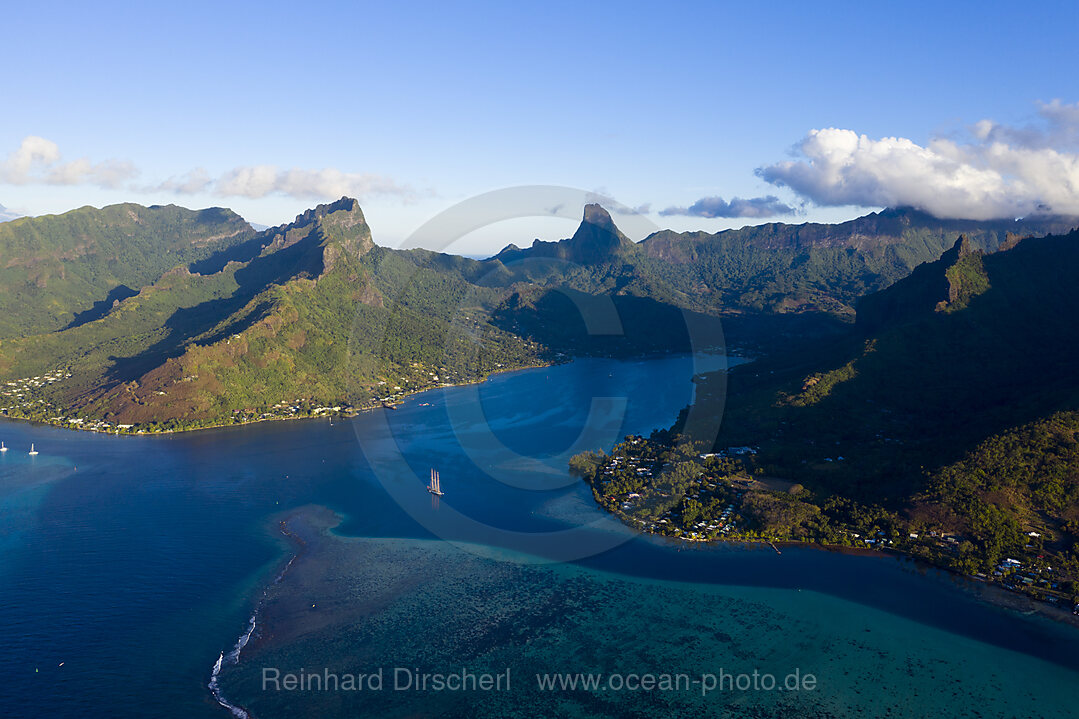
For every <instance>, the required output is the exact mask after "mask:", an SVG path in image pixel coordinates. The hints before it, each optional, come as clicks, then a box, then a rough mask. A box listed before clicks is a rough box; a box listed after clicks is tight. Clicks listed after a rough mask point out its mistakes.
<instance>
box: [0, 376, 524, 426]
mask: <svg viewBox="0 0 1079 719" xmlns="http://www.w3.org/2000/svg"><path fill="white" fill-rule="evenodd" d="M510 369H516V367H515V366H505V365H503V364H502V363H493V364H492V365H491V371H493V372H502V371H506V370H510ZM72 376H73V375H72V370H71V368H68V367H64V368H56V369H52V370H49V371H47V372H44V373H43V374H41V375H35V376H31V377H21V378H17V379H12V380H7V381H5V382H4V383H3V384H2V385H0V416H4V417H7V418H10V419H23V420H29V421H34V422H42V423H44V424H50V425H53V426H56V427H64V428H67V429H81V430H86V431H91V432H104V433H108V434H156V433H160V432H171V431H178V430H183V429H202V428H206V427H214V426H221V425H227V424H248V423H252V422H264V421H275V420H289V419H305V418H317V417H333V416H352V415H355V414H357V413H359V412H364V411H368V410H373V409H379V408H383V409H396V408H397V406H398V405H399V404H400V403H401V402H402V401H403V400H404V399H405V398H407V397H408V396H410V395H413V394H416V393H419V392H424V391H427V390H430V389H436V388H439V387H452V386H455V385H460V384H464V383H466V382H476V381H478V380H476V379H471V378H470V379H466V378H463V377H461V376H460V375H459V373H458V372H455V371H454V370H452V369H450V368H448V367H443V366H438V367H431V366H428V365H425V364H423V363H422V362H413V363H410V364H409V365H407V366H404V367H401V368H399V369H398V373H397V374H395V375H394V376H393V377H386V378H383V379H381V380H378V381H377V382H376V383H374V384H373V385H370V386H367V387H362V388H358V392H357V394H360V393H361V392H366V395H365V396H358V397H355V398H352V399H351V400H344V399H337V400H333V401H328V400H325V399H320V398H316V397H291V398H286V399H281V400H279V401H277V402H275V403H273V404H272V405H269V406H266V407H243V408H237V409H233V410H232V411H231V416H230V419H231V421H228V420H225V421H220V420H218V421H213V422H209V423H205V424H203V423H199V422H198V421H193V422H190V423H184V424H182V425H180V424H175V423H172V424H170V423H167V422H164V423H149V424H146V423H144V424H126V423H120V422H112V421H108V420H105V419H102V418H100V417H92V416H88V415H87V414H80V413H78V412H73V411H70V410H65V409H64V408H62V407H61V406H60V405H59V404H58V403H57V402H56V401H55V399H54V397H55V396H56V392H55V389H58V388H57V387H56V385H57V384H58V383H61V382H64V381H65V380H69V379H71V378H72ZM50 390H54V391H50ZM157 394H159V395H162V396H167V393H165V392H160V391H159V392H158V393H157Z"/></svg>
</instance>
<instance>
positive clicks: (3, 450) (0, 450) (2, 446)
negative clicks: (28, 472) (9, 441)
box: [0, 442, 7, 452]
mask: <svg viewBox="0 0 1079 719" xmlns="http://www.w3.org/2000/svg"><path fill="white" fill-rule="evenodd" d="M6 451H7V447H6V446H4V443H3V442H0V452H6Z"/></svg>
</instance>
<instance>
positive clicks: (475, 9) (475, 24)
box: [0, 2, 1079, 253]
mask: <svg viewBox="0 0 1079 719" xmlns="http://www.w3.org/2000/svg"><path fill="white" fill-rule="evenodd" d="M31 5H33V6H32V7H31ZM391 5H392V6H391ZM3 15H4V25H5V32H4V42H3V44H2V45H0V60H2V62H3V67H4V68H6V69H7V73H6V77H5V80H4V83H3V86H2V89H0V97H2V98H3V104H4V111H3V112H0V163H3V164H0V204H2V205H5V206H7V207H8V208H9V209H12V210H15V211H17V212H21V213H23V214H43V213H48V212H60V211H64V210H67V209H71V208H73V207H77V206H81V205H85V204H92V205H98V206H100V205H104V204H110V203H113V202H120V201H127V200H130V201H136V202H142V203H147V204H150V203H170V202H171V203H176V204H180V205H185V206H189V207H204V206H210V205H223V206H227V207H232V208H233V209H235V210H237V211H238V212H240V213H241V214H242V215H244V216H245V217H247V218H248V219H250V220H252V221H254V222H258V223H262V224H276V223H279V222H284V221H287V220H290V219H291V218H292V217H293V216H294V215H295V214H297V213H298V212H300V211H302V210H303V209H305V208H306V207H309V206H311V205H313V204H315V203H317V202H318V201H320V199H322V200H325V199H333V197H330V196H329V195H331V194H333V195H335V196H336V195H339V194H341V193H340V192H336V190H339V189H341V188H342V187H344V188H347V189H348V190H350V191H351V194H355V195H358V196H359V199H360V201H361V203H362V205H363V207H364V210H365V212H366V214H367V216H368V220H369V222H370V223H371V225H372V227H373V229H374V232H375V238H376V241H378V242H380V243H381V244H388V245H394V244H397V243H399V242H400V241H401V240H402V239H404V238H405V237H407V236H408V235H409V234H410V233H411V232H412V231H413V230H414V229H415V228H417V227H418V226H420V225H421V224H422V223H423V222H425V221H426V220H428V219H429V218H430V217H431V216H433V215H435V214H436V213H438V212H439V211H440V210H442V209H444V208H446V207H449V206H451V205H453V204H454V203H456V202H458V201H460V200H463V199H465V198H467V197H470V196H472V195H475V194H477V193H481V192H486V191H490V190H494V189H498V188H503V187H510V186H515V185H532V184H554V185H566V186H572V187H578V188H582V189H585V190H594V191H598V192H602V193H603V194H605V195H609V196H611V197H613V198H615V199H617V200H618V201H620V202H621V203H624V204H625V205H627V206H630V207H646V208H647V212H648V217H649V218H650V219H651V221H652V222H654V223H655V224H657V225H659V226H661V227H671V228H674V229H678V230H684V229H707V230H717V229H721V228H724V227H731V226H741V225H744V224H755V223H759V222H763V221H768V220H779V221H798V222H800V221H806V220H821V221H833V220H840V219H846V218H849V217H854V216H856V215H858V214H863V213H864V212H865V211H866V208H876V207H879V206H882V205H884V204H893V203H896V202H904V203H908V202H909V203H910V204H921V205H924V206H926V207H927V209H931V210H932V211H935V212H937V213H938V214H949V213H951V214H962V215H978V214H982V215H989V214H1002V213H1003V214H1016V215H1018V214H1025V213H1028V212H1030V211H1031V208H1032V207H1036V206H1039V207H1044V208H1048V209H1051V210H1052V211H1060V212H1064V211H1067V212H1069V213H1070V212H1072V211H1074V212H1075V214H1079V161H1077V160H1076V155H1075V152H1076V151H1077V150H1079V147H1077V146H1076V145H1077V144H1079V131H1077V128H1079V104H1077V103H1079V80H1077V79H1076V78H1075V69H1076V68H1079V44H1077V43H1075V42H1074V33H1075V28H1076V27H1079V3H999V4H994V3H984V2H980V3H950V4H947V6H946V7H939V6H937V5H936V4H929V3H925V4H919V3H905V4H903V5H899V4H880V6H879V7H877V4H867V3H813V4H810V3H770V4H765V3H738V4H726V3H679V2H663V3H624V4H618V5H615V4H610V5H604V4H598V3H596V4H583V3H558V2H543V3H533V4H524V3H490V4H473V3H469V4H464V5H462V6H461V7H455V6H451V5H449V4H442V3H429V4H428V3H419V4H406V3H397V4H391V3H371V4H360V3H322V4H316V3H304V4H303V5H302V6H301V5H300V4H299V3H295V4H293V3H272V2H262V3H257V4H254V3H253V4H247V5H244V4H240V3H205V4H202V3H190V4H185V5H184V6H183V7H180V6H176V7H171V8H158V7H155V6H151V5H148V4H146V5H141V4H116V3H100V4H93V5H90V4H87V5H85V6H84V5H76V4H71V5H67V4H54V3H36V4H31V3H21V4H19V6H14V7H8V8H6V9H5V10H4V11H3ZM986 121H989V122H988V123H987V122H986ZM979 123H981V124H979ZM829 128H833V129H835V130H837V131H843V132H826V133H823V134H816V135H813V134H811V133H812V131H814V130H827V129H829ZM861 136H864V140H862V141H859V139H858V138H859V137H861ZM27 138H36V139H34V140H33V141H32V142H30V143H29V144H27V142H26V140H27ZM38 139H40V140H41V141H42V142H38ZM892 140H894V141H892ZM35 143H36V144H35ZM994 147H995V148H998V149H999V148H1000V147H1003V148H1004V151H1005V152H1004V154H1001V152H998V151H997V150H994V149H992V148H994ZM20 148H22V150H21V154H20ZM837 153H838V154H837ZM1009 153H1010V154H1009ZM5 157H6V158H7V159H6V160H4V159H3V158H5ZM20 163H21V164H20ZM289 171H294V172H291V173H289ZM1073 181H1074V185H1073V184H1070V183H1072V182H1073ZM736 197H737V198H742V200H743V201H745V200H754V199H756V201H757V202H756V204H753V203H752V202H749V203H747V202H742V203H734V202H732V200H733V198H736ZM769 197H774V200H772V201H766V199H765V198H769ZM716 198H721V199H722V203H718V204H717V202H716ZM702 200H704V202H703V203H702V202H700V201H702ZM787 209H794V210H796V214H768V213H771V212H775V211H777V210H778V211H780V212H785V211H786V210H787ZM664 210H666V211H667V212H666V213H664V214H660V212H661V211H664ZM717 213H718V214H721V215H722V214H725V215H735V216H718V217H717V216H709V215H714V214H717ZM747 213H748V214H747ZM570 232H572V224H571V223H568V222H566V221H564V220H559V221H557V222H531V223H524V222H518V223H508V224H506V225H504V226H500V227H497V228H492V229H491V230H489V231H488V232H486V233H477V234H476V235H475V236H474V237H470V238H467V239H466V241H463V242H461V243H458V245H456V246H455V247H454V248H453V249H454V251H460V252H470V253H478V252H483V251H486V250H491V251H493V250H496V249H497V248H498V247H499V246H500V245H502V244H505V243H506V242H509V241H515V242H517V243H518V244H521V243H522V242H527V241H528V240H530V239H531V238H532V237H534V236H544V237H549V236H554V237H557V236H565V235H567V234H569V233H570Z"/></svg>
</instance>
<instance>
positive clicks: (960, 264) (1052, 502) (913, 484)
mask: <svg viewBox="0 0 1079 719" xmlns="http://www.w3.org/2000/svg"><path fill="white" fill-rule="evenodd" d="M1076 267H1079V232H1071V233H1069V234H1067V235H1061V236H1048V237H1041V238H1027V239H1024V240H1022V241H1017V240H1015V239H1012V240H1011V241H1008V242H1006V243H1005V244H1004V245H1003V246H1002V247H1001V248H1000V249H998V251H996V252H993V253H985V252H982V251H981V250H979V249H977V248H975V247H974V246H973V245H972V243H971V242H969V240H967V239H966V238H961V239H959V240H958V241H956V242H955V244H954V245H953V246H952V247H951V248H950V249H949V250H947V251H946V252H944V253H943V254H942V256H941V257H940V259H938V260H936V261H934V262H931V263H926V264H924V265H921V266H920V267H918V268H917V269H915V270H914V272H912V273H911V275H910V276H909V277H907V278H905V279H902V280H900V281H898V282H896V283H895V284H894V285H892V286H891V287H889V288H887V289H885V290H883V291H881V292H878V293H875V294H871V295H869V296H867V297H865V298H864V299H863V300H862V301H861V302H860V303H859V304H858V310H857V321H856V324H855V327H854V328H853V329H852V331H851V332H850V334H849V335H847V336H846V337H845V338H843V339H841V340H836V339H834V338H833V339H832V340H830V341H829V342H828V343H826V344H825V343H822V344H819V345H817V346H816V347H814V348H813V349H812V350H811V351H804V352H801V353H799V354H797V355H790V354H788V355H783V356H779V355H777V356H773V357H769V358H764V359H762V360H761V361H759V362H757V363H754V364H752V365H746V366H743V367H738V368H736V369H735V370H733V371H732V372H731V373H730V374H729V376H721V375H718V374H717V375H711V376H708V377H705V378H702V381H701V384H700V386H699V391H698V399H697V406H696V408H695V410H694V411H696V412H700V413H704V414H705V415H707V414H709V413H710V412H711V413H713V414H714V413H718V412H720V411H722V412H723V422H722V428H721V431H720V433H719V437H718V439H716V441H715V443H714V444H715V447H716V448H717V449H722V448H725V447H732V446H750V447H754V448H755V449H756V450H757V453H756V454H755V455H753V456H752V457H751V458H750V459H748V460H747V463H748V464H749V465H750V466H751V467H752V468H753V471H755V472H759V473H761V474H763V475H765V476H773V477H781V478H784V479H786V480H789V481H794V482H797V483H800V484H801V485H803V486H804V487H805V488H806V490H807V491H808V492H809V493H810V496H811V497H812V502H813V503H814V504H815V505H816V506H817V507H818V508H819V509H820V510H821V513H820V514H819V515H814V516H822V517H827V518H830V519H831V520H833V521H836V522H839V523H841V524H850V523H851V522H853V521H854V520H852V519H851V517H857V518H858V519H857V521H858V522H860V524H858V525H857V526H859V527H860V528H861V529H860V531H861V532H862V533H863V536H873V534H872V533H873V532H876V531H877V530H888V531H899V528H902V531H901V532H900V533H901V534H902V536H904V537H905V536H906V535H905V534H904V533H905V532H906V531H908V530H913V531H914V532H915V534H919V533H920V534H923V535H924V534H925V533H926V532H933V533H936V536H948V535H954V536H953V540H954V541H953V542H952V543H951V544H943V543H942V542H937V543H936V544H932V543H930V544H926V545H925V546H921V545H919V546H918V547H916V548H915V549H917V550H918V551H920V552H924V553H926V554H928V555H929V556H933V557H934V558H935V559H936V560H937V561H939V562H941V563H944V564H946V565H948V566H954V567H956V568H959V569H962V570H963V571H970V572H974V571H982V572H991V571H993V570H994V568H995V567H996V564H997V563H998V562H1000V561H1001V560H1002V559H1003V558H1004V557H1006V556H1011V557H1027V556H1028V555H1031V552H1032V551H1033V552H1034V553H1035V554H1039V553H1041V554H1044V555H1046V556H1051V557H1052V561H1051V564H1052V565H1053V566H1057V567H1058V571H1061V570H1060V569H1059V568H1069V569H1068V570H1067V571H1068V572H1071V574H1070V575H1069V576H1072V575H1074V576H1073V579H1074V580H1076V581H1079V469H1077V467H1079V465H1077V463H1076V459H1077V457H1079V444H1077V442H1079V374H1076V372H1075V369H1074V362H1075V357H1076V356H1077V353H1079V325H1077V324H1076V322H1075V318H1076V317H1077V316H1079V286H1077V285H1076V284H1075V282H1074V280H1073V277H1072V276H1073V274H1074V268H1076ZM720 403H722V404H720ZM721 408H722V409H721ZM690 416H691V415H690ZM691 424H692V423H691ZM688 428H689V426H688V425H687V424H686V423H685V422H683V423H682V425H681V427H680V429H688ZM803 499H805V498H803ZM806 501H809V500H806ZM852 502H853V504H851V503H852ZM852 507H862V508H863V509H860V510H857V511H855V510H852ZM864 508H869V509H864ZM852 512H853V514H852ZM814 521H819V520H814ZM796 524H797V522H796ZM788 530H789V531H793V532H795V533H798V532H802V531H806V530H805V528H802V529H797V528H784V531H788ZM1031 531H1033V532H1035V534H1036V535H1039V537H1040V539H1039V542H1037V543H1036V547H1035V550H1030V549H1029V548H1027V545H1028V544H1031V541H1030V539H1029V537H1028V533H1029V532H1031ZM865 532H870V534H864V533H865ZM955 537H958V538H959V539H955ZM937 545H940V546H937ZM1029 558H1030V559H1031V561H1033V560H1034V559H1035V557H1033V556H1031V557H1029ZM1039 561H1041V560H1039ZM1046 561H1049V560H1046ZM1043 563H1044V562H1043ZM1073 570H1074V571H1073Z"/></svg>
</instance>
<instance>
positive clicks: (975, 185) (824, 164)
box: [757, 101, 1079, 219]
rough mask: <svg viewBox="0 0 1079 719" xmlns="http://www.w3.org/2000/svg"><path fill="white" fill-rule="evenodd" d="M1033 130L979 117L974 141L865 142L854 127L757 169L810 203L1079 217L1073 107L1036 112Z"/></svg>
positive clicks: (811, 139) (1077, 108) (1077, 127)
mask: <svg viewBox="0 0 1079 719" xmlns="http://www.w3.org/2000/svg"><path fill="white" fill-rule="evenodd" d="M1039 115H1040V117H1041V124H1040V125H1033V126H1027V127H1022V128H1015V127H1009V126H1004V125H999V124H996V123H993V122H992V121H989V120H983V121H982V122H979V123H977V124H975V125H974V126H973V127H972V128H971V135H972V141H971V142H967V143H959V142H956V141H954V140H950V139H944V138H938V139H934V140H932V141H930V142H929V143H927V144H926V145H925V146H922V145H919V144H917V143H915V142H913V141H912V140H909V139H906V138H903V137H884V138H880V139H872V138H870V137H867V136H866V135H859V134H858V133H856V132H854V131H853V130H845V129H839V128H827V129H823V130H812V131H811V132H810V133H809V134H808V135H807V136H806V137H805V138H804V139H803V140H802V141H801V142H800V143H799V144H798V145H797V147H796V150H797V152H798V153H799V154H800V155H801V156H802V157H801V158H800V159H796V160H790V161H787V162H781V163H777V164H774V165H768V166H766V167H762V168H759V169H758V170H757V174H758V175H759V176H760V177H762V178H764V179H765V180H767V181H768V182H771V183H772V184H775V185H779V186H785V187H789V188H791V189H792V190H794V191H795V192H797V193H798V194H800V195H802V196H803V197H805V198H807V199H809V200H811V201H813V202H815V203H816V204H818V205H830V206H840V205H861V206H893V207H894V206H897V205H911V206H914V207H918V208H920V209H923V210H925V211H927V212H930V213H932V214H934V215H937V216H938V217H964V218H971V219H989V218H1000V217H1022V216H1025V215H1029V214H1031V213H1035V212H1053V213H1058V214H1067V215H1079V154H1076V153H1074V152H1068V151H1067V150H1066V149H1065V148H1069V147H1072V146H1073V145H1075V144H1076V143H1077V140H1079V104H1076V105H1064V104H1061V103H1060V102H1059V101H1054V102H1052V103H1046V104H1043V105H1041V106H1040V108H1039Z"/></svg>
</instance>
